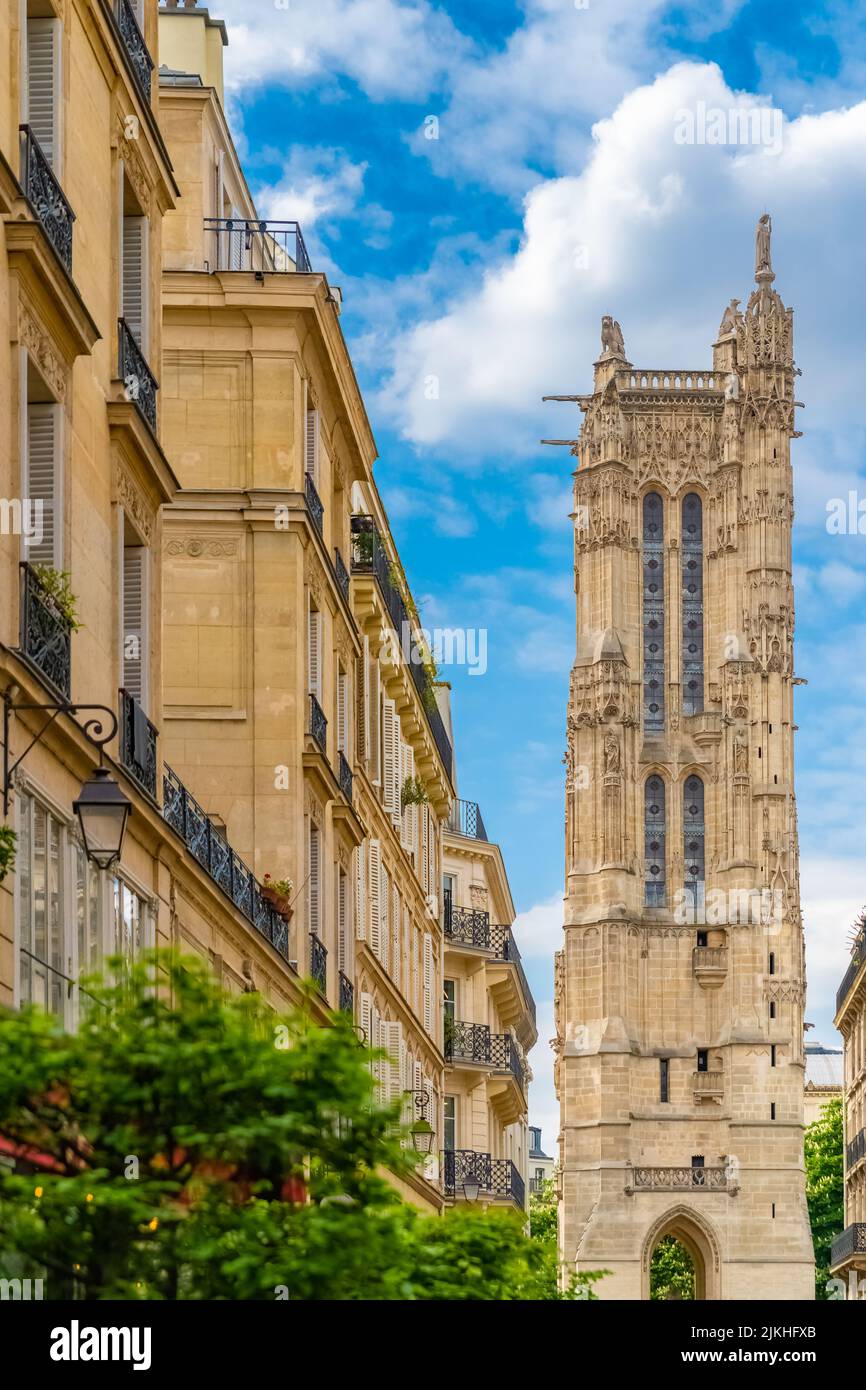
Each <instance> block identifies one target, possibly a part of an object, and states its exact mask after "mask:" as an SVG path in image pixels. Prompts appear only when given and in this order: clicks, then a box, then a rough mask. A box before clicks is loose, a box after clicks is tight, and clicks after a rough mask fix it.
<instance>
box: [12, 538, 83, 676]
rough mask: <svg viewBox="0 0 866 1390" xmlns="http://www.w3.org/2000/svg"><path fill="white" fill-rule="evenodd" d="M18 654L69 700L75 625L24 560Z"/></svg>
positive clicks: (21, 568) (37, 573)
mask: <svg viewBox="0 0 866 1390" xmlns="http://www.w3.org/2000/svg"><path fill="white" fill-rule="evenodd" d="M20 573H21V608H20V624H19V634H18V641H19V643H20V646H19V651H20V652H21V655H22V656H23V657H24V658H25V659H26V661H27V662H28V664H29V665H31V666H35V667H36V669H37V670H38V671H39V673H40V675H41V676H43V677H44V678H45V680H46V681H47V682H48V684H49V685H50V686H52V688H53V689H54V690H56V691H57V692H58V694H60V695H62V696H63V697H64V699H66V700H68V699H69V697H70V693H71V690H72V623H71V622H70V621H69V619H68V618H66V617H65V616H64V615H63V613H61V612H60V609H59V608H58V607H57V605H56V603H55V602H54V599H53V598H52V597H51V594H50V593H49V591H48V589H47V588H46V586H45V585H44V584H43V582H42V580H41V579H40V577H39V571H38V569H36V568H34V566H32V565H29V564H28V563H27V562H26V561H23V562H22V563H21V565H20Z"/></svg>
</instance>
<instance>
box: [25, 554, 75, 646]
mask: <svg viewBox="0 0 866 1390" xmlns="http://www.w3.org/2000/svg"><path fill="white" fill-rule="evenodd" d="M33 572H34V574H35V575H36V578H37V579H38V580H39V583H40V585H41V587H42V591H43V593H44V594H45V596H46V598H47V599H48V601H49V603H50V604H51V606H52V608H53V609H54V610H55V612H56V613H57V614H58V616H59V617H61V618H62V619H63V621H64V622H65V623H66V624H67V625H68V627H69V629H70V631H71V632H77V631H78V629H79V628H80V627H81V623H80V622H79V621H78V615H77V613H76V611H75V604H76V598H75V595H74V594H73V592H72V588H71V585H70V576H69V574H68V572H67V571H66V570H58V569H55V568H54V566H53V565H41V564H40V565H34V566H33Z"/></svg>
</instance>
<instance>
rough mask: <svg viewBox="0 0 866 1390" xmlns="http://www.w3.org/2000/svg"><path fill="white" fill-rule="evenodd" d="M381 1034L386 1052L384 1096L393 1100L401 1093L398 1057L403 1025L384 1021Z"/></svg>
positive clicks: (399, 1056)
mask: <svg viewBox="0 0 866 1390" xmlns="http://www.w3.org/2000/svg"><path fill="white" fill-rule="evenodd" d="M383 1034H384V1036H383V1039H382V1046H383V1047H384V1048H385V1049H386V1050H387V1052H388V1063H387V1070H386V1077H387V1079H386V1082H385V1087H384V1089H385V1097H386V1099H387V1100H388V1101H390V1102H393V1101H395V1100H399V1099H400V1093H401V1081H402V1077H401V1073H400V1058H401V1055H402V1051H403V1025H402V1024H401V1023H385V1024H384V1026H383Z"/></svg>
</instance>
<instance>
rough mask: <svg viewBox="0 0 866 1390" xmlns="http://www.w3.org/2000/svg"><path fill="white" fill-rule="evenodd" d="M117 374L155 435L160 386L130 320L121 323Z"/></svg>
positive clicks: (119, 324) (118, 328)
mask: <svg viewBox="0 0 866 1390" xmlns="http://www.w3.org/2000/svg"><path fill="white" fill-rule="evenodd" d="M117 371H118V375H119V377H120V379H121V381H122V382H123V389H124V391H125V393H126V398H127V400H130V401H132V402H133V404H134V405H136V406H137V407H138V409H139V411H140V413H141V415H142V416H143V417H144V419H145V420H146V421H147V423H148V424H149V425H150V428H151V429H152V430H153V432H154V434H155V433H156V393H157V391H158V390H159V382H158V381H157V379H156V377H155V376H154V374H153V372H152V371H151V370H150V367H149V366H148V365H147V359H146V358H145V355H144V353H143V352H142V350H141V348H140V347H139V346H138V343H137V342H136V341H135V338H134V336H133V333H132V329H131V328H130V326H129V324H128V323H127V322H126V319H118V320H117Z"/></svg>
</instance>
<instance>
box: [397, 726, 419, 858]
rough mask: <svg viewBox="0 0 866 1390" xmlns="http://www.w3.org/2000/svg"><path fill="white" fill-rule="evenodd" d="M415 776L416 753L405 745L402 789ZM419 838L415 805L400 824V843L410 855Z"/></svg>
mask: <svg viewBox="0 0 866 1390" xmlns="http://www.w3.org/2000/svg"><path fill="white" fill-rule="evenodd" d="M414 776H415V753H414V751H413V750H412V749H411V748H410V747H409V745H408V743H404V744H403V745H402V747H401V753H400V786H401V787H402V785H403V783H404V782H405V780H406V778H407V777H412V778H414ZM417 838H418V807H417V806H415V805H412V806H406V807H405V808H404V810H403V816H402V819H401V823H400V843H401V844H402V845H403V848H404V849H407V850H408V851H409V853H410V854H414V852H415V843H416V840H417Z"/></svg>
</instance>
